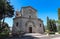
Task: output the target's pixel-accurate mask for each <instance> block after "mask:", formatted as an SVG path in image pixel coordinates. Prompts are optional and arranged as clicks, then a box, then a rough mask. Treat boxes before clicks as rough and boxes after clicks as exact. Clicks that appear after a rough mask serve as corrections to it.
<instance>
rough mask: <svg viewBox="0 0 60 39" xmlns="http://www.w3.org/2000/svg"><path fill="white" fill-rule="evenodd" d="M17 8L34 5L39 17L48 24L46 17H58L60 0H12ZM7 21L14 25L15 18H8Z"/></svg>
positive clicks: (12, 3)
mask: <svg viewBox="0 0 60 39" xmlns="http://www.w3.org/2000/svg"><path fill="white" fill-rule="evenodd" d="M10 2H11V5H13V7H14V9H15V10H17V9H18V10H20V9H21V7H23V6H32V7H33V8H35V9H36V10H37V17H38V18H41V19H42V20H43V21H44V25H46V17H47V16H48V17H49V18H51V19H55V20H57V19H58V8H60V0H10ZM5 22H7V23H8V24H9V26H12V25H13V18H6V20H5Z"/></svg>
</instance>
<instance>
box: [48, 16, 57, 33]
mask: <svg viewBox="0 0 60 39" xmlns="http://www.w3.org/2000/svg"><path fill="white" fill-rule="evenodd" d="M47 29H48V30H49V31H50V32H56V31H57V27H56V22H55V20H52V19H49V18H48V17H47Z"/></svg>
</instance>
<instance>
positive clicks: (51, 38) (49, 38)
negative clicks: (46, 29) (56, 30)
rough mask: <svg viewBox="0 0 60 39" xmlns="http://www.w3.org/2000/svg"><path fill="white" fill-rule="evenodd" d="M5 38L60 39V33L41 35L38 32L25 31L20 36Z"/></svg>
mask: <svg viewBox="0 0 60 39" xmlns="http://www.w3.org/2000/svg"><path fill="white" fill-rule="evenodd" d="M6 39H60V35H59V34H56V35H42V34H39V33H27V34H24V35H23V36H22V37H20V36H19V37H18V36H17V37H11V38H6Z"/></svg>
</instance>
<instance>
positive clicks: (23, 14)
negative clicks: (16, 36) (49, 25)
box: [12, 6, 44, 33]
mask: <svg viewBox="0 0 60 39" xmlns="http://www.w3.org/2000/svg"><path fill="white" fill-rule="evenodd" d="M36 14H37V10H36V9H34V8H32V7H31V6H26V7H22V8H21V10H20V11H16V16H15V18H14V19H13V27H12V33H20V32H23V33H44V24H43V21H42V20H41V19H38V18H37V15H36Z"/></svg>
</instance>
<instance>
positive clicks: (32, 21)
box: [25, 21, 35, 27]
mask: <svg viewBox="0 0 60 39" xmlns="http://www.w3.org/2000/svg"><path fill="white" fill-rule="evenodd" d="M29 23H32V24H33V26H34V27H35V24H34V22H33V21H27V22H26V24H25V26H26V27H27V25H28V24H29Z"/></svg>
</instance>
